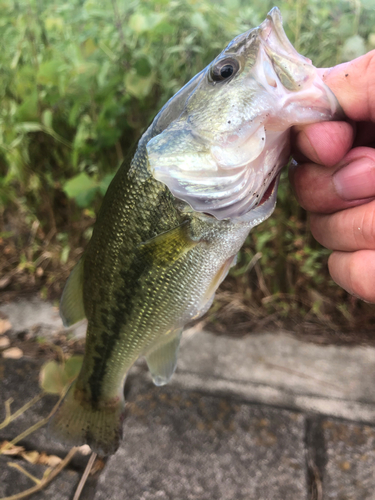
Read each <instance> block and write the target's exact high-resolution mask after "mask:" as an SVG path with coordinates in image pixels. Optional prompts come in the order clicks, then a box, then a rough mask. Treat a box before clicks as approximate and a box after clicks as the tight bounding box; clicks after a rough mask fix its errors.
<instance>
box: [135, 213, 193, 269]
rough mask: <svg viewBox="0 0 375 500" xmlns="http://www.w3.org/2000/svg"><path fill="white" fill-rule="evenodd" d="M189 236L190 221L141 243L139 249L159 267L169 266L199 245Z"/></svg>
mask: <svg viewBox="0 0 375 500" xmlns="http://www.w3.org/2000/svg"><path fill="white" fill-rule="evenodd" d="M197 243H198V242H197V241H194V240H192V239H191V237H190V234H189V221H185V222H183V223H182V224H180V225H179V226H177V227H175V228H173V229H171V230H170V231H166V232H165V233H162V234H159V235H158V236H155V237H154V238H151V239H150V240H148V241H146V242H145V243H141V244H140V245H139V246H138V248H139V250H140V251H141V252H142V253H145V254H147V255H148V256H149V257H150V259H152V261H153V262H154V263H155V264H156V265H159V266H168V265H169V264H171V263H173V262H174V261H176V260H177V259H179V258H180V257H182V256H183V255H184V254H185V253H187V252H188V251H189V250H190V249H192V248H194V247H195V245H197Z"/></svg>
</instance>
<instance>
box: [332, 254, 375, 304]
mask: <svg viewBox="0 0 375 500" xmlns="http://www.w3.org/2000/svg"><path fill="white" fill-rule="evenodd" d="M328 268H329V272H330V274H331V276H332V278H333V279H334V281H335V282H336V283H337V284H338V285H340V286H341V287H342V288H344V290H346V291H347V292H349V293H351V294H352V295H355V296H356V297H358V298H360V299H362V300H364V301H366V302H371V303H375V286H374V283H375V250H359V251H357V252H333V253H332V254H331V256H330V257H329V260H328Z"/></svg>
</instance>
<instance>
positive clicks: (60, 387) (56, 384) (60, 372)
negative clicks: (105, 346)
mask: <svg viewBox="0 0 375 500" xmlns="http://www.w3.org/2000/svg"><path fill="white" fill-rule="evenodd" d="M82 360H83V356H72V357H71V358H69V359H68V360H67V361H66V362H65V363H64V364H62V363H57V362H56V361H47V363H45V364H44V365H43V366H42V368H41V370H40V373H39V385H40V387H41V388H42V389H43V391H45V392H47V393H48V394H62V392H63V391H64V389H65V388H66V387H67V386H68V385H70V384H71V383H72V382H73V380H74V379H75V378H76V377H77V375H78V374H79V371H80V369H81V366H82Z"/></svg>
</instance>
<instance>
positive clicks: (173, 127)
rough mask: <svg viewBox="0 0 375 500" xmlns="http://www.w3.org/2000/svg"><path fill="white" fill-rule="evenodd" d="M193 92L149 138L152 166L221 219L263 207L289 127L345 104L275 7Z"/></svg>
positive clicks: (281, 162)
mask: <svg viewBox="0 0 375 500" xmlns="http://www.w3.org/2000/svg"><path fill="white" fill-rule="evenodd" d="M187 87H189V84H188V85H187ZM190 89H191V87H189V90H190ZM191 90H192V91H191V93H190V94H189V95H188V96H187V99H186V103H185V107H184V108H181V113H180V114H179V115H178V116H177V117H176V119H175V120H174V121H172V122H171V123H170V124H169V125H168V126H167V127H166V128H165V130H163V131H162V132H161V133H160V134H159V135H157V136H155V137H153V138H152V139H151V140H150V141H149V142H148V144H147V153H148V161H149V167H150V171H151V173H152V175H153V176H154V177H155V178H156V179H157V180H158V181H160V182H163V183H164V184H166V185H167V186H168V188H169V189H170V191H171V192H172V194H173V195H174V196H175V197H176V198H178V199H180V200H183V201H184V202H186V203H187V204H188V205H190V206H191V207H192V209H193V210H195V211H196V212H202V213H207V214H210V215H212V216H214V217H215V218H216V219H218V220H224V219H236V218H239V217H243V216H246V214H248V212H250V211H251V210H253V209H255V208H256V207H258V206H259V205H264V203H265V201H266V200H267V199H268V198H267V196H269V194H270V193H273V186H275V185H276V184H277V182H276V179H277V178H278V175H279V173H280V170H281V169H282V167H283V166H285V165H286V164H287V163H288V160H289V156H290V146H289V136H290V128H291V127H292V126H293V125H297V124H307V123H313V122H319V121H324V120H331V119H337V118H338V115H337V111H338V110H339V109H340V108H339V105H338V103H337V100H336V98H335V96H334V95H333V93H332V92H331V91H330V90H329V89H328V87H327V86H326V85H325V84H324V83H323V81H322V80H321V78H320V77H319V75H318V73H317V71H316V68H315V67H314V66H313V65H312V63H311V61H310V59H308V58H306V57H304V56H302V55H300V54H299V53H298V52H297V51H296V49H295V48H294V47H293V45H292V44H291V43H290V41H289V40H288V37H287V36H286V33H285V31H284V29H283V26H282V18H281V14H280V11H279V9H277V8H276V7H275V8H273V9H272V10H271V11H270V13H269V14H268V16H267V18H266V20H265V21H264V22H263V23H262V24H261V25H260V26H259V27H257V28H254V29H252V30H249V31H248V32H246V33H244V34H242V35H239V36H238V37H236V38H235V39H234V40H233V41H232V42H231V43H230V44H229V45H228V46H227V47H226V49H224V51H223V52H222V53H221V54H220V55H219V56H218V57H217V58H216V59H215V60H214V61H213V62H212V64H210V65H209V66H208V67H207V68H206V69H205V70H203V71H202V73H201V76H200V77H199V81H197V84H196V87H195V88H194V89H191Z"/></svg>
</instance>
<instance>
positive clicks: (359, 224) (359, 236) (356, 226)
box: [310, 199, 375, 252]
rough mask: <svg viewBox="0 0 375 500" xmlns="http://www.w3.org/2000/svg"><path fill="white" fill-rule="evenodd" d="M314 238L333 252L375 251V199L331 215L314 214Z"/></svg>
mask: <svg viewBox="0 0 375 500" xmlns="http://www.w3.org/2000/svg"><path fill="white" fill-rule="evenodd" d="M310 227H311V232H312V233H313V235H314V238H315V239H316V240H318V241H319V243H321V244H322V245H323V246H325V247H326V248H329V249H331V250H339V251H342V252H354V251H356V250H375V199H373V200H372V201H370V202H367V203H364V204H363V205H360V206H356V207H353V208H348V209H346V210H342V211H340V212H336V213H334V214H331V215H321V214H312V215H311V219H310Z"/></svg>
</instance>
